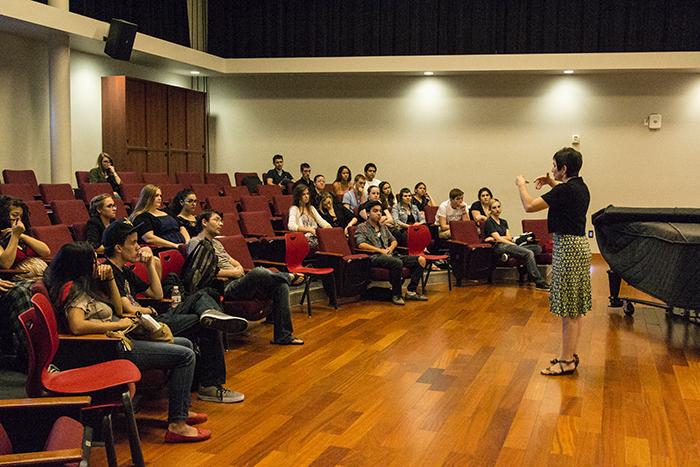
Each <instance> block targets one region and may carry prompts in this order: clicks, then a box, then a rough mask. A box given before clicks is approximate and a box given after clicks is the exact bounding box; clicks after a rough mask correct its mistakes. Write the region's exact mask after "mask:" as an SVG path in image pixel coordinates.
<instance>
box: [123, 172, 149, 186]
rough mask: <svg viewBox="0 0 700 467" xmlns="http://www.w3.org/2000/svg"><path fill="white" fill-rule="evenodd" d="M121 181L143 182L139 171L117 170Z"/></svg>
mask: <svg viewBox="0 0 700 467" xmlns="http://www.w3.org/2000/svg"><path fill="white" fill-rule="evenodd" d="M117 173H118V174H119V178H120V179H121V181H122V185H124V184H130V183H143V180H142V179H141V174H140V173H139V172H117Z"/></svg>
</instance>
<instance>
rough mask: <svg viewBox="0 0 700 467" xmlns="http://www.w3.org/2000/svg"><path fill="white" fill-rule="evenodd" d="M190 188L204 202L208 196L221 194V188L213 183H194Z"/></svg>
mask: <svg viewBox="0 0 700 467" xmlns="http://www.w3.org/2000/svg"><path fill="white" fill-rule="evenodd" d="M190 188H192V191H194V192H195V193H196V194H197V199H199V201H200V202H201V203H204V202H205V200H206V199H207V198H216V197H218V196H219V189H218V188H217V187H216V185H214V184H212V183H192V184H191V186H190Z"/></svg>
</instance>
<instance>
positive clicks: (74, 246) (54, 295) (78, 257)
mask: <svg viewBox="0 0 700 467" xmlns="http://www.w3.org/2000/svg"><path fill="white" fill-rule="evenodd" d="M96 264H97V258H96V256H95V250H94V249H93V248H92V245H90V244H89V243H88V242H74V243H67V244H65V245H63V246H62V247H61V249H60V250H58V253H56V256H54V258H53V260H52V261H51V265H50V266H49V268H48V270H47V271H46V275H45V276H44V283H45V284H46V288H48V289H49V297H50V298H51V302H52V303H53V304H54V306H55V307H56V308H57V309H59V310H61V311H63V312H65V311H66V306H67V305H69V304H71V303H72V302H73V301H74V300H75V299H76V298H78V297H79V296H81V295H82V294H88V295H89V296H90V297H92V298H95V299H98V300H101V301H103V302H108V300H107V298H106V297H105V296H104V295H103V294H102V293H101V292H99V290H98V289H97V288H96V281H95V278H94V274H95V266H96ZM69 282H73V285H72V286H71V288H70V291H69V292H68V296H67V297H66V298H65V299H63V298H62V295H63V293H62V292H63V287H64V286H65V285H66V284H67V283H69Z"/></svg>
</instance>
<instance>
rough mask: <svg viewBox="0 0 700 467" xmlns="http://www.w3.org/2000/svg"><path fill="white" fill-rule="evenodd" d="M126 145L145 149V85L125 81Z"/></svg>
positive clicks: (140, 82) (130, 80) (139, 82)
mask: <svg viewBox="0 0 700 467" xmlns="http://www.w3.org/2000/svg"><path fill="white" fill-rule="evenodd" d="M120 78H121V77H120ZM125 100H126V113H125V117H126V144H127V146H130V147H132V148H140V149H145V148H146V83H144V82H143V81H136V80H132V79H127V80H126V94H125Z"/></svg>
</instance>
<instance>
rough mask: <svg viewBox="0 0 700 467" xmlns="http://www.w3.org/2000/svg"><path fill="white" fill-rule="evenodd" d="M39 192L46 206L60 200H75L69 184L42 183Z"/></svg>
mask: <svg viewBox="0 0 700 467" xmlns="http://www.w3.org/2000/svg"><path fill="white" fill-rule="evenodd" d="M39 191H40V192H41V199H43V200H44V203H46V204H49V203H50V202H51V201H55V200H59V199H75V193H73V187H71V186H70V184H69V183H42V184H41V185H39Z"/></svg>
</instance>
